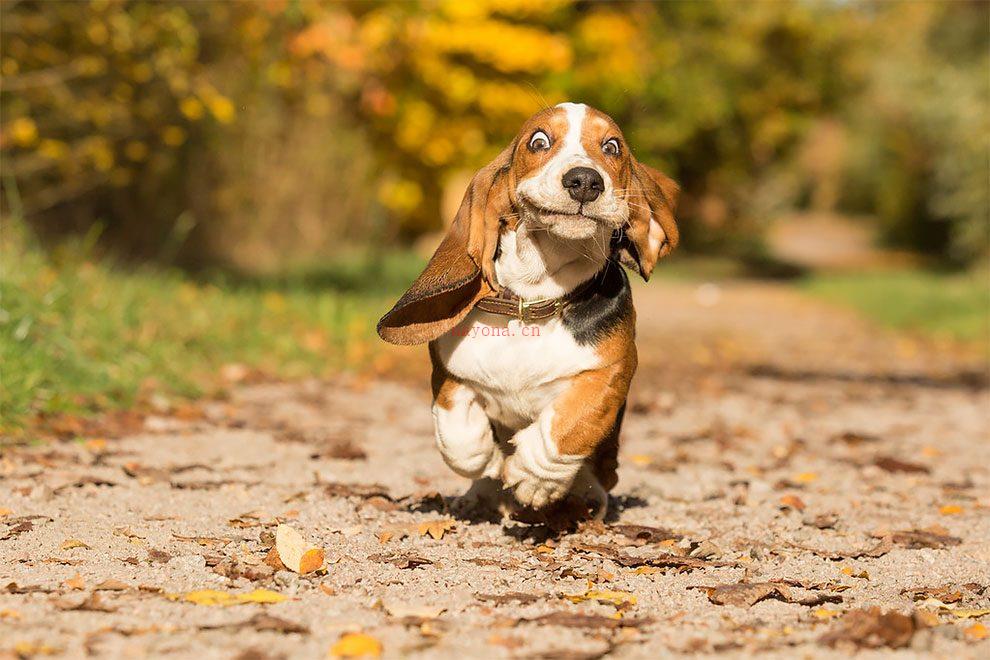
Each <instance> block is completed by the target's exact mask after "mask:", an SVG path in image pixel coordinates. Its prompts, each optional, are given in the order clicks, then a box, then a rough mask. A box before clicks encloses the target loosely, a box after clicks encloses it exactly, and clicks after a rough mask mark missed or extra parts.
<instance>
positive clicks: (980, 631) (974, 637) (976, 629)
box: [963, 623, 990, 642]
mask: <svg viewBox="0 0 990 660" xmlns="http://www.w3.org/2000/svg"><path fill="white" fill-rule="evenodd" d="M963 635H965V636H966V639H968V640H971V641H974V642H979V641H981V640H984V639H986V638H987V637H990V628H987V627H986V626H984V625H983V624H982V623H974V624H973V625H971V626H970V627H969V628H966V630H964V631H963Z"/></svg>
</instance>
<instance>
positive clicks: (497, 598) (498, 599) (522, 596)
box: [474, 591, 545, 605]
mask: <svg viewBox="0 0 990 660" xmlns="http://www.w3.org/2000/svg"><path fill="white" fill-rule="evenodd" d="M474 597H475V598H477V599H478V600H480V601H483V602H486V603H495V604H496V605H505V604H506V603H521V604H523V605H525V604H527V603H535V602H537V601H540V600H543V599H544V598H545V596H541V595H539V594H526V593H522V592H519V591H510V592H509V593H504V594H475V595H474Z"/></svg>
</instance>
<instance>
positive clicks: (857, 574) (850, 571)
mask: <svg viewBox="0 0 990 660" xmlns="http://www.w3.org/2000/svg"><path fill="white" fill-rule="evenodd" d="M839 572H840V573H842V574H843V575H848V576H849V577H854V578H860V579H861V580H869V579H870V574H869V573H868V572H866V571H857V570H855V569H854V568H852V567H851V566H844V567H843V568H841V569H840V570H839Z"/></svg>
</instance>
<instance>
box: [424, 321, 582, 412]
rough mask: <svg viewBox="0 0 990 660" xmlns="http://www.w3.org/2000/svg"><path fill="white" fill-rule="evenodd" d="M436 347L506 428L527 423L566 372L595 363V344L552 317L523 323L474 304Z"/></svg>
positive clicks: (558, 387) (556, 389) (449, 367)
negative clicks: (584, 343) (582, 341)
mask: <svg viewBox="0 0 990 660" xmlns="http://www.w3.org/2000/svg"><path fill="white" fill-rule="evenodd" d="M436 348H437V353H438V357H439V358H440V361H441V362H442V363H443V364H444V366H445V368H446V369H447V371H448V372H449V373H450V374H452V375H453V376H455V377H457V378H458V379H461V380H462V381H465V382H466V383H467V384H469V385H471V386H472V387H473V389H474V390H475V391H476V392H477V393H478V394H479V396H480V397H481V399H482V401H483V403H484V406H485V411H486V412H487V413H488V415H489V416H490V417H491V418H493V419H495V420H497V421H498V422H500V423H502V424H504V425H505V426H508V427H509V428H519V427H521V426H524V425H526V424H529V423H530V422H531V421H533V420H534V419H535V418H536V417H537V416H538V415H539V413H540V411H541V410H543V408H545V407H546V406H547V405H549V404H550V402H551V401H552V400H553V399H554V397H556V395H557V394H559V393H560V391H561V390H562V389H563V388H564V387H565V386H566V384H567V380H568V379H569V378H570V377H571V376H574V375H576V374H578V373H581V372H582V371H585V370H588V369H594V368H596V367H598V366H599V358H598V355H597V354H596V353H595V351H594V348H593V347H592V346H582V345H580V344H578V343H577V342H576V341H575V340H574V336H573V335H572V334H571V333H570V332H569V331H568V330H567V328H565V327H564V325H563V323H562V321H561V320H560V319H559V318H557V317H553V318H550V319H545V320H542V321H535V322H532V323H529V324H522V323H520V322H519V321H517V320H515V319H510V318H509V317H506V316H501V315H497V314H490V313H488V312H483V311H481V310H477V309H475V310H473V311H472V312H471V313H470V314H468V315H467V317H466V318H465V319H464V320H463V321H461V323H460V324H459V325H458V326H457V327H456V328H454V329H453V330H452V331H451V332H449V333H448V334H446V335H444V336H443V337H441V338H440V339H438V340H437V341H436Z"/></svg>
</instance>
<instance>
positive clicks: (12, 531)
mask: <svg viewBox="0 0 990 660" xmlns="http://www.w3.org/2000/svg"><path fill="white" fill-rule="evenodd" d="M33 529H34V523H33V522H31V521H30V520H26V521H24V522H22V523H17V524H16V525H13V526H12V527H8V528H7V532H6V533H5V534H4V535H3V536H0V541H6V540H7V539H12V538H14V537H15V536H19V535H20V534H23V533H24V532H30V531H32V530H33Z"/></svg>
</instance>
